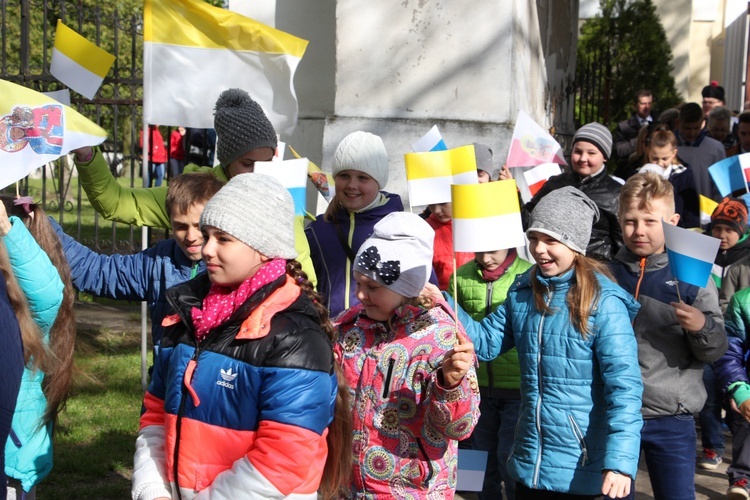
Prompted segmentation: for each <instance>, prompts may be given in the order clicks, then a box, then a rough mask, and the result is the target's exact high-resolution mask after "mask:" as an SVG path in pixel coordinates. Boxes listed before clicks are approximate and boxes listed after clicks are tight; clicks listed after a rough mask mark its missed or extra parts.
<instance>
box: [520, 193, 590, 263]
mask: <svg viewBox="0 0 750 500" xmlns="http://www.w3.org/2000/svg"><path fill="white" fill-rule="evenodd" d="M598 220H599V208H598V207H597V206H596V203H594V202H593V201H592V200H591V198H589V197H588V196H586V195H585V194H584V193H583V192H582V191H580V190H578V189H576V188H574V187H573V186H565V187H562V188H560V189H555V190H554V191H552V192H550V193H549V194H547V196H545V197H544V198H542V199H541V200H539V203H537V204H536V206H535V207H534V210H532V211H531V222H530V223H529V228H528V229H527V230H526V235H527V236H528V235H529V233H531V232H532V231H536V232H538V233H543V234H546V235H548V236H552V237H553V238H555V239H556V240H557V241H559V242H560V243H562V244H563V245H565V246H566V247H568V248H570V249H571V250H573V251H574V252H578V253H580V254H581V255H586V247H587V246H589V239H591V229H592V227H593V226H594V223H595V222H596V221H598Z"/></svg>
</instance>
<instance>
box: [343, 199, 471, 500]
mask: <svg viewBox="0 0 750 500" xmlns="http://www.w3.org/2000/svg"><path fill="white" fill-rule="evenodd" d="M434 237H435V236H434V231H433V230H432V228H430V226H429V225H428V224H427V223H426V222H425V221H424V220H423V219H422V218H420V217H419V216H418V215H416V214H412V213H408V212H395V213H392V214H389V215H387V216H386V217H384V218H383V219H382V220H381V221H380V222H378V223H377V224H376V225H375V228H374V232H373V234H372V236H371V237H370V238H369V239H367V240H366V241H365V242H364V243H363V244H362V246H361V247H360V249H359V251H358V252H357V256H356V258H355V259H354V279H355V280H356V282H357V297H358V299H359V300H360V301H361V304H358V305H356V306H354V307H352V308H351V309H349V310H347V311H346V312H345V313H343V314H342V315H341V316H340V317H339V318H338V319H337V320H335V322H334V324H335V331H336V334H337V339H338V344H337V345H336V348H335V350H336V356H337V359H338V362H339V363H341V364H342V366H343V369H344V375H345V377H346V380H347V381H348V383H349V386H350V387H351V393H352V398H353V401H352V406H351V411H352V416H353V419H354V429H353V436H354V437H353V440H354V441H353V443H352V468H353V473H352V480H351V491H350V495H349V496H350V497H351V498H355V497H356V498H382V499H386V498H387V499H391V498H426V497H427V496H428V494H429V495H430V497H431V498H452V497H453V495H454V493H455V488H456V465H457V441H458V440H460V439H465V438H467V437H468V436H469V435H470V434H471V431H472V430H473V429H474V425H475V424H476V421H477V419H478V418H479V389H478V386H477V381H476V372H475V371H474V363H475V358H474V349H473V346H472V344H471V342H470V341H469V340H468V338H467V337H466V336H465V334H464V332H463V330H462V329H461V328H460V327H459V326H457V325H456V323H455V321H454V320H453V318H452V317H451V314H450V313H449V310H448V308H447V307H446V305H445V302H444V301H442V299H440V300H438V301H437V302H435V303H433V302H431V301H420V300H419V299H418V298H417V297H419V294H420V292H421V291H422V289H423V288H424V285H425V283H427V280H428V278H429V276H430V273H431V268H432V242H433V239H434Z"/></svg>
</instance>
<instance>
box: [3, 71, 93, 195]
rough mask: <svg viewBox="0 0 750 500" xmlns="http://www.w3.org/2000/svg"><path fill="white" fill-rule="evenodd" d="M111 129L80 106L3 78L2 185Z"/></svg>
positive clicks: (88, 144)
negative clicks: (89, 118)
mask: <svg viewBox="0 0 750 500" xmlns="http://www.w3.org/2000/svg"><path fill="white" fill-rule="evenodd" d="M106 138H107V132H105V131H104V129H103V128H101V127H99V126H98V125H96V124H95V123H93V122H91V121H90V120H88V119H87V118H85V117H84V116H83V115H81V114H79V113H78V112H77V111H76V110H74V109H72V108H69V107H67V106H64V105H62V104H60V103H59V102H57V101H55V100H54V99H52V98H50V97H47V96H45V95H44V94H41V93H39V92H35V91H33V90H31V89H27V88H26V87H22V86H20V85H16V84H15V83H10V82H7V81H5V80H0V188H2V187H5V186H7V185H9V184H12V183H14V182H16V181H17V180H19V179H21V178H23V177H25V176H26V175H28V174H29V173H30V172H31V171H32V170H34V169H36V168H38V167H41V166H42V165H44V164H45V163H47V162H50V161H53V160H56V159H57V158H59V157H60V156H62V155H64V154H67V153H69V152H70V151H72V150H74V149H77V148H80V147H83V146H96V145H98V144H101V143H102V142H104V139H106Z"/></svg>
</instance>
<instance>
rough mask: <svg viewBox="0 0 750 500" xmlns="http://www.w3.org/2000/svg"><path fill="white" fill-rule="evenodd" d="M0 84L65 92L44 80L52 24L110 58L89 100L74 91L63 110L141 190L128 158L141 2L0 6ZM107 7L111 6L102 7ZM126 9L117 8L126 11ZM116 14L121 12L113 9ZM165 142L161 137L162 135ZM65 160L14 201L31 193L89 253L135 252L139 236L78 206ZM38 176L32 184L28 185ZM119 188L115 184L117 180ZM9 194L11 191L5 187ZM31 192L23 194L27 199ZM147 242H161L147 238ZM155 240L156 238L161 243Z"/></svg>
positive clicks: (138, 84)
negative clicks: (75, 116)
mask: <svg viewBox="0 0 750 500" xmlns="http://www.w3.org/2000/svg"><path fill="white" fill-rule="evenodd" d="M0 2H1V3H0V9H1V10H0V14H1V15H2V17H1V18H0V23H1V26H0V31H1V35H2V41H1V42H0V44H1V46H0V78H2V79H4V80H8V81H10V82H13V83H17V84H19V85H23V86H25V87H28V88H31V89H33V90H36V91H40V92H50V91H55V90H60V89H63V88H65V87H64V85H63V84H61V83H60V82H58V81H57V80H56V79H55V78H54V77H53V76H52V75H50V73H49V65H50V60H51V57H52V47H53V40H54V36H53V35H54V31H55V27H56V24H57V20H58V19H60V20H62V22H63V23H65V24H66V25H67V26H69V27H70V28H72V29H74V30H75V31H77V32H78V33H80V34H82V35H83V36H84V37H85V38H87V39H88V40H89V41H91V42H94V43H96V44H97V45H98V46H100V47H102V48H103V49H105V50H106V51H107V52H110V53H112V54H115V55H117V59H116V60H115V63H114V67H113V68H112V70H111V71H110V74H109V75H108V76H107V77H106V78H105V80H104V83H103V85H102V87H101V88H100V89H99V92H98V93H97V95H96V97H95V98H94V99H93V100H89V99H86V98H85V97H83V96H80V95H79V94H77V93H76V92H74V91H72V90H71V91H70V94H71V107H73V108H74V109H76V110H77V111H79V112H80V113H81V114H83V115H84V116H86V117H87V118H89V119H90V120H92V121H94V122H96V123H97V124H99V125H100V126H101V127H102V128H104V129H105V130H106V131H107V133H108V135H109V137H108V139H107V141H106V142H105V143H104V144H103V145H102V150H103V152H104V155H105V158H106V159H107V161H108V163H109V165H110V169H111V170H112V171H113V173H115V174H116V175H121V176H126V178H127V179H129V183H128V184H129V185H130V186H131V187H132V186H141V185H142V181H141V179H140V168H141V165H140V160H139V154H138V152H137V151H136V146H137V145H138V142H137V141H138V131H139V130H140V128H141V105H142V96H143V64H142V51H143V49H142V47H143V33H142V31H143V30H142V28H143V26H142V24H143V14H142V3H141V2H133V3H132V5H133V6H132V8H128V7H125V8H124V10H127V11H126V12H125V11H123V10H120V11H118V10H117V9H116V8H114V7H107V6H106V5H102V3H100V2H96V1H90V0H79V1H65V0H0ZM106 3H107V4H109V5H111V6H114V5H115V3H114V2H106ZM126 4H127V2H118V5H126ZM121 9H122V7H121ZM167 137H168V136H167ZM71 159H72V158H71V157H62V158H60V159H59V160H57V161H55V162H52V163H50V164H49V165H48V166H47V167H46V168H42V169H40V172H39V173H37V174H35V175H31V176H29V177H27V178H25V179H24V180H23V181H22V182H21V183H20V184H21V191H23V193H22V194H32V195H34V198H35V200H36V201H37V202H41V203H42V204H43V206H44V208H45V210H47V212H48V213H49V214H50V215H53V216H55V218H56V219H57V220H58V221H60V222H61V223H63V225H64V227H65V229H66V232H68V233H69V234H71V235H72V236H74V237H75V238H76V239H77V240H78V241H80V242H82V243H84V244H86V245H88V246H90V247H91V248H93V249H94V250H96V251H100V252H106V253H114V252H119V253H127V252H133V251H137V250H139V249H140V248H141V236H140V235H141V232H140V231H136V230H134V229H133V228H132V227H131V226H127V225H123V224H114V223H111V222H109V221H106V220H104V219H102V218H100V217H99V216H98V214H97V215H94V216H93V221H92V220H91V217H90V216H87V217H84V214H85V213H86V214H88V213H90V211H83V210H82V207H84V206H85V204H86V203H87V202H88V200H87V199H86V195H85V193H83V192H82V190H81V189H80V186H79V187H77V188H74V187H73V186H77V182H75V170H74V168H73V163H72V161H71ZM38 177H41V188H39V187H38V185H39V181H38V180H34V178H38ZM121 182H123V181H122V180H121ZM8 189H10V190H13V191H14V192H15V187H11V188H8ZM30 191H31V193H30ZM154 233H155V234H154V236H161V235H159V234H158V233H161V232H160V231H155V232H154ZM162 237H163V236H162Z"/></svg>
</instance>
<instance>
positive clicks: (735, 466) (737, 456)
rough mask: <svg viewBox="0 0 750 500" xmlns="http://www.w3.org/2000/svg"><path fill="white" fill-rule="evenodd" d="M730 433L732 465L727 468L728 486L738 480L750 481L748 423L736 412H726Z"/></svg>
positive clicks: (749, 425)
mask: <svg viewBox="0 0 750 500" xmlns="http://www.w3.org/2000/svg"><path fill="white" fill-rule="evenodd" d="M727 420H728V421H729V428H730V429H731V431H732V465H730V466H729V467H728V468H727V476H729V484H730V485H731V484H732V483H733V482H735V481H737V480H739V479H747V480H748V481H750V423H748V421H747V420H745V419H744V418H742V415H740V414H739V413H737V412H736V411H734V410H732V409H729V410H727Z"/></svg>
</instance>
